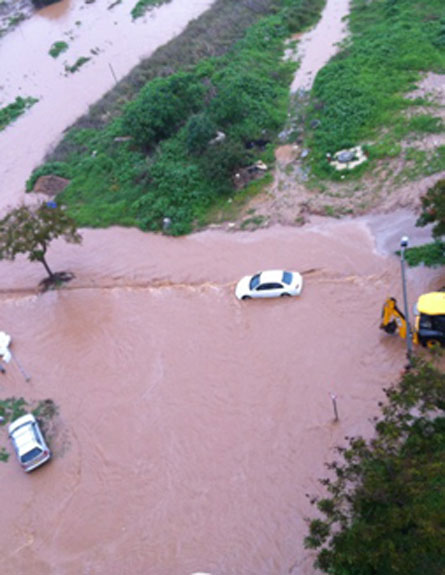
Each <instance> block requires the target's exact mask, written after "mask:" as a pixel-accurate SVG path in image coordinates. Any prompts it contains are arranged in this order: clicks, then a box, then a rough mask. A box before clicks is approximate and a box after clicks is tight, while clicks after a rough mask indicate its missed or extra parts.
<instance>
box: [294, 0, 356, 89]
mask: <svg viewBox="0 0 445 575" xmlns="http://www.w3.org/2000/svg"><path fill="white" fill-rule="evenodd" d="M349 4H350V0H329V1H328V2H326V7H325V9H324V11H323V14H322V17H321V19H320V21H319V22H318V24H317V25H316V26H314V27H313V28H312V30H309V31H308V32H307V33H306V34H304V35H303V36H302V39H301V41H300V42H299V44H298V58H299V60H300V66H299V68H298V70H297V72H296V74H295V76H294V79H293V82H292V85H291V92H297V91H299V90H303V91H309V90H310V89H311V88H312V84H313V82H314V80H315V76H316V75H317V72H318V71H319V70H321V68H323V66H324V65H325V64H327V63H328V61H329V60H330V58H332V56H334V54H335V53H336V52H337V49H338V44H339V42H341V41H342V40H343V39H344V38H345V36H346V32H347V25H346V22H345V19H346V17H347V16H348V14H349Z"/></svg>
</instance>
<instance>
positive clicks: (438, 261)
mask: <svg viewBox="0 0 445 575" xmlns="http://www.w3.org/2000/svg"><path fill="white" fill-rule="evenodd" d="M406 261H407V262H408V265H409V266H411V267H415V266H419V265H421V264H424V265H426V266H428V267H438V266H444V265H445V243H444V242H442V241H436V242H433V243H430V244H425V245H423V246H417V247H414V248H409V249H408V250H406Z"/></svg>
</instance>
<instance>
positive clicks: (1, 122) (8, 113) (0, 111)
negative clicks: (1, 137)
mask: <svg viewBox="0 0 445 575" xmlns="http://www.w3.org/2000/svg"><path fill="white" fill-rule="evenodd" d="M36 102H38V100H36V99H35V98H21V97H20V96H19V97H18V98H16V99H15V101H14V102H13V103H12V104H9V105H8V106H5V107H4V108H0V131H1V130H4V129H5V128H6V126H7V125H8V124H10V123H11V122H13V121H14V120H16V119H17V118H18V117H19V116H21V115H22V114H23V112H24V111H25V110H27V109H28V108H30V107H31V106H33V105H34V104H35V103H36Z"/></svg>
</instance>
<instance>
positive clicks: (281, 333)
mask: <svg viewBox="0 0 445 575" xmlns="http://www.w3.org/2000/svg"><path fill="white" fill-rule="evenodd" d="M49 261H50V262H51V263H52V264H53V265H54V267H55V269H66V268H67V267H69V268H70V269H71V270H72V271H74V272H75V273H76V276H77V277H76V279H75V280H74V281H73V282H72V283H71V284H70V285H69V286H67V289H63V290H61V291H59V292H53V293H46V294H43V295H36V294H35V293H33V292H32V288H33V287H34V286H35V285H36V283H37V281H38V280H39V279H40V278H41V277H42V273H43V268H42V269H41V270H40V266H37V265H36V264H29V263H28V262H25V261H19V262H16V263H15V264H8V263H2V264H1V266H0V270H1V278H0V290H1V299H0V303H1V315H2V329H4V330H6V331H7V332H8V333H11V334H12V335H13V337H14V342H15V345H14V350H15V351H16V353H17V355H18V357H20V358H21V360H22V362H24V363H25V364H26V368H27V370H28V371H29V372H30V373H31V375H32V380H31V383H28V384H26V383H24V382H23V379H22V378H21V375H20V373H19V372H18V371H17V370H16V369H15V368H14V367H13V366H11V367H10V368H9V369H8V373H7V375H6V376H5V377H4V378H2V381H1V385H2V390H1V391H2V396H11V395H16V396H17V395H21V394H24V395H25V396H26V397H27V399H39V398H40V399H45V398H52V399H54V401H55V402H56V404H57V405H58V406H59V409H60V416H59V423H58V432H57V434H56V435H55V437H54V439H53V443H52V447H53V450H54V460H53V461H52V462H51V463H50V464H48V465H47V466H45V467H43V468H42V469H41V470H38V471H36V472H35V473H33V474H32V476H27V475H26V474H24V473H23V472H22V471H21V470H20V468H19V467H18V465H17V464H16V462H15V461H14V460H11V461H10V462H9V463H8V464H7V465H1V466H0V482H1V485H2V490H1V499H0V505H1V509H2V524H3V528H2V538H1V544H0V551H1V553H2V556H3V557H4V558H5V561H4V565H5V567H4V570H5V573H7V574H8V575H9V574H11V575H13V574H14V575H16V574H17V573H23V572H25V570H26V569H27V567H28V566H29V565H32V572H33V575H40V574H42V575H43V574H46V573H57V574H62V575H71V574H72V575H75V574H76V575H77V574H79V573H107V574H111V575H113V574H116V575H122V574H127V573H128V574H130V573H131V574H134V573H140V574H146V575H184V574H186V575H187V574H190V573H193V572H194V571H200V570H201V571H207V572H210V573H212V574H213V575H258V574H261V575H278V574H283V575H285V574H288V573H289V572H294V573H299V574H300V573H304V574H308V575H309V574H310V573H312V568H311V560H310V557H309V556H308V555H307V553H304V552H303V549H302V544H301V540H302V537H303V536H304V534H305V523H304V517H305V516H307V515H308V514H309V513H310V506H309V504H308V501H307V498H306V496H305V494H306V493H312V494H313V493H314V492H318V490H319V487H318V484H317V478H318V477H320V476H323V474H324V468H323V462H324V461H326V460H329V458H331V457H332V456H333V451H332V448H333V447H334V446H335V445H336V444H338V443H340V442H341V441H342V440H343V437H344V436H345V435H351V434H357V433H365V434H367V433H369V431H370V429H371V426H370V423H369V418H370V417H371V416H372V415H374V414H376V413H377V409H378V408H377V402H378V401H379V400H380V399H382V395H383V394H382V387H383V386H385V385H388V383H389V382H391V381H394V380H395V379H396V378H397V376H398V374H399V372H400V370H401V369H402V366H403V365H404V362H405V354H404V346H403V342H402V341H401V340H399V339H397V338H390V337H388V336H385V335H384V334H383V333H381V332H380V330H379V329H378V324H379V314H380V308H381V304H382V303H383V300H384V299H385V298H386V297H387V296H388V295H393V294H394V295H399V292H400V287H399V286H400V278H399V266H398V261H397V259H396V258H391V257H390V258H388V257H385V256H384V255H382V254H381V253H379V252H378V251H377V250H376V248H375V244H374V241H373V238H372V235H371V233H370V230H369V227H368V226H367V224H366V222H358V221H357V222H334V223H327V222H323V221H320V223H318V224H314V225H312V226H309V227H308V228H307V229H305V230H301V229H286V228H271V229H269V230H262V231H259V232H257V233H255V234H249V233H235V234H227V233H224V232H204V233H200V234H195V235H193V236H190V237H188V238H183V239H180V240H175V239H172V238H166V237H158V236H154V235H148V234H142V233H141V232H135V230H119V234H117V233H115V230H111V231H94V232H92V231H91V232H88V231H87V232H85V240H84V245H83V247H82V248H80V247H77V246H67V245H65V244H63V243H62V242H60V243H56V244H55V245H54V247H53V248H51V251H50V254H49ZM267 267H283V268H290V269H297V270H300V271H301V272H303V274H304V278H305V287H304V290H303V293H302V296H301V297H300V298H289V299H286V300H281V299H280V300H276V301H251V302H239V301H238V300H236V299H235V297H234V293H233V291H234V284H235V282H236V281H237V280H238V279H239V277H241V275H243V274H245V273H248V272H254V271H256V270H258V269H262V268H267ZM413 275H415V276H416V277H417V279H416V281H415V282H413V277H412V276H413ZM436 276H437V272H436V274H433V273H432V272H431V273H430V274H429V275H428V274H425V273H424V272H419V271H412V270H410V273H409V276H408V278H409V280H410V285H409V290H410V296H411V297H413V298H414V296H415V293H414V291H415V290H420V292H421V291H424V290H425V289H430V288H431V287H432V286H433V284H434V282H435V281H437V277H436ZM14 286H15V287H18V286H19V287H20V288H25V290H28V291H25V292H20V291H18V292H17V291H15V289H14ZM331 392H334V393H336V394H337V395H338V406H339V412H340V422H339V423H338V424H334V423H333V413H332V405H331V402H330V396H329V394H330V393H331ZM2 437H3V438H4V432H3V436H2ZM4 439H5V438H4ZM6 526H7V529H6ZM290 569H293V571H289V570H290Z"/></svg>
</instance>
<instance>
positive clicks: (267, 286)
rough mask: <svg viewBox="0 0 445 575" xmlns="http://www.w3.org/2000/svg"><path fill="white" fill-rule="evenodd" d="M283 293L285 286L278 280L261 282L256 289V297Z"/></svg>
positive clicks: (276, 295)
mask: <svg viewBox="0 0 445 575" xmlns="http://www.w3.org/2000/svg"><path fill="white" fill-rule="evenodd" d="M282 293H283V286H282V285H281V284H280V283H278V282H268V283H263V284H260V285H259V286H258V287H257V288H256V290H255V297H278V296H280V295H281V294H282Z"/></svg>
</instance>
